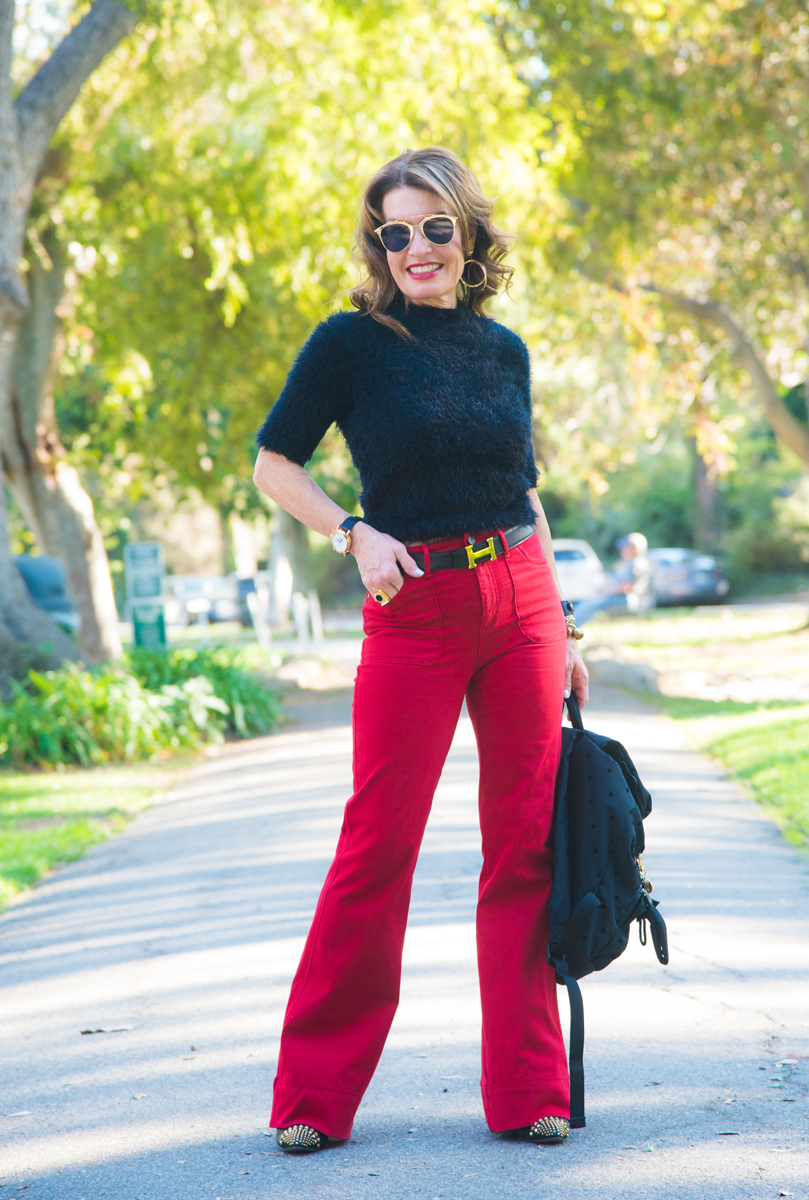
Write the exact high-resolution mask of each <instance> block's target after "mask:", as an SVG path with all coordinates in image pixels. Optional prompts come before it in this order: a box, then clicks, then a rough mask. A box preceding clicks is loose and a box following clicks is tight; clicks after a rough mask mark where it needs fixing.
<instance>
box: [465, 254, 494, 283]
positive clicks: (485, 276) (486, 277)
mask: <svg viewBox="0 0 809 1200" xmlns="http://www.w3.org/2000/svg"><path fill="white" fill-rule="evenodd" d="M469 263H474V264H475V266H476V267H480V269H481V271H482V272H483V278H482V279H481V281H480V283H470V282H469V280H468V279H464V278H463V273H461V280H462V281H463V283H464V284H465V285H466V287H468V288H479V287H484V286H485V285H486V284H487V283H488V281H489V273H488V271H487V270H486V268H485V266H484V265H483V263H482V262H478V260H477V259H476V258H467V260H466V262H465V263H464V267H466V266H468V264H469Z"/></svg>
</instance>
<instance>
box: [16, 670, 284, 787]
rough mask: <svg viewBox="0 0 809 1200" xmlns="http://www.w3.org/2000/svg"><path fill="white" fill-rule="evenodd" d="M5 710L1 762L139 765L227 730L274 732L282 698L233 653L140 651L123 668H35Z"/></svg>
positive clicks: (216, 737)
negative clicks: (238, 663) (244, 667)
mask: <svg viewBox="0 0 809 1200" xmlns="http://www.w3.org/2000/svg"><path fill="white" fill-rule="evenodd" d="M11 686H12V688H13V698H12V700H11V702H10V703H9V704H7V705H3V706H0V762H5V763H12V764H14V765H15V766H21V765H23V764H31V765H51V766H57V765H60V764H65V763H79V764H82V765H85V766H88V765H90V764H94V763H95V764H98V763H106V762H122V761H125V762H134V761H137V760H139V759H144V758H153V757H155V756H157V755H160V754H161V753H166V752H173V751H175V752H176V751H177V750H180V749H182V748H184V747H195V746H198V745H200V744H201V743H204V742H216V741H221V740H222V738H223V736H224V734H225V732H226V731H228V730H231V731H234V732H236V733H237V734H238V735H240V736H242V737H246V736H249V735H250V734H253V733H262V732H266V731H267V730H269V729H272V728H273V726H274V724H275V722H276V719H277V715H278V702H277V699H276V697H275V695H274V694H272V693H270V692H269V691H268V690H267V688H266V686H264V685H263V684H261V683H259V682H258V681H257V679H256V678H255V677H253V676H250V675H248V674H247V673H245V672H243V671H241V670H240V669H239V668H238V667H237V666H236V665H235V664H234V663H233V661H232V656H230V655H228V654H227V652H225V651H216V650H201V651H194V650H190V651H185V650H176V651H169V652H168V653H166V654H161V653H152V652H149V651H145V650H144V651H140V650H138V651H133V652H132V654H131V656H130V658H129V659H128V661H126V662H124V663H123V664H121V665H120V666H117V667H115V668H109V667H108V668H102V669H100V670H97V671H86V670H81V669H80V668H79V667H76V666H75V665H72V664H69V665H66V666H64V667H62V668H61V669H59V670H56V671H46V672H39V671H29V673H28V677H27V679H26V681H25V683H19V682H17V681H12V684H11Z"/></svg>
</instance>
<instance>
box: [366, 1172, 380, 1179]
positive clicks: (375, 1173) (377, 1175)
mask: <svg viewBox="0 0 809 1200" xmlns="http://www.w3.org/2000/svg"><path fill="white" fill-rule="evenodd" d="M368 1174H369V1175H373V1176H375V1178H377V1179H378V1178H379V1172H378V1171H369V1172H368Z"/></svg>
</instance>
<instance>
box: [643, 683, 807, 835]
mask: <svg viewBox="0 0 809 1200" xmlns="http://www.w3.org/2000/svg"><path fill="white" fill-rule="evenodd" d="M635 695H637V696H638V697H639V698H640V699H642V700H645V701H646V702H647V703H648V704H650V705H651V706H653V707H655V708H658V709H659V710H660V711H661V712H664V713H666V714H667V715H668V716H670V717H673V718H674V719H675V720H679V721H687V722H688V732H689V734H690V736H691V740H692V741H693V742H694V743H695V744H696V746H697V747H698V749H700V750H702V751H703V752H704V753H706V754H710V755H712V756H713V757H714V758H717V759H719V761H720V762H721V763H722V765H723V766H724V767H725V768H726V769H727V771H728V773H729V774H730V775H732V776H733V777H734V778H736V779H738V780H740V781H741V782H742V783H743V784H745V785H746V787H747V789H748V791H749V792H750V793H751V794H752V796H753V798H754V799H755V800H757V801H758V802H759V804H761V805H762V807H763V808H764V810H765V811H766V813H767V814H768V816H770V817H772V818H773V819H774V820H775V821H776V822H777V823H778V825H779V826H780V827H781V830H782V832H783V834H784V836H785V837H786V838H787V840H788V841H790V842H791V843H792V844H793V845H794V846H798V847H800V848H801V849H802V850H809V707H807V705H806V704H803V703H801V702H800V701H797V700H794V701H792V700H770V701H767V702H764V703H760V702H757V703H751V704H743V703H741V702H740V701H737V700H700V699H697V698H695V697H692V696H665V695H661V694H660V693H658V692H636V693H635ZM795 709H799V710H800V716H798V715H792V716H788V715H786V713H787V712H789V710H795ZM784 710H786V712H785V711H784ZM781 713H784V715H783V716H781V715H780V714H781Z"/></svg>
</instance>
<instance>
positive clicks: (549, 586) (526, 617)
mask: <svg viewBox="0 0 809 1200" xmlns="http://www.w3.org/2000/svg"><path fill="white" fill-rule="evenodd" d="M506 562H507V564H508V570H509V575H510V576H511V586H512V588H513V591H514V611H515V614H516V617H517V622H518V624H519V626H520V629H521V630H522V633H523V634H524V636H525V637H526V638H528V640H529V641H531V642H536V643H537V644H541V645H545V644H547V643H550V642H558V641H562V640H564V638H566V637H567V627H566V625H565V618H564V614H563V612H562V605H561V602H560V600H559V593H558V591H557V590H556V584H555V583H554V580H553V575H552V574H551V569H550V567H549V566H548V563H547V561H546V559H545V555H544V554H543V553H542V547H541V546H540V544H539V538H538V537H536V535H534V536H532V537H530V538H528V539H527V541H525V542H522V543H521V544H520V545H519V546H516V547H515V548H514V549H513V550H511V551H509V554H508V557H507V558H506Z"/></svg>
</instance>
